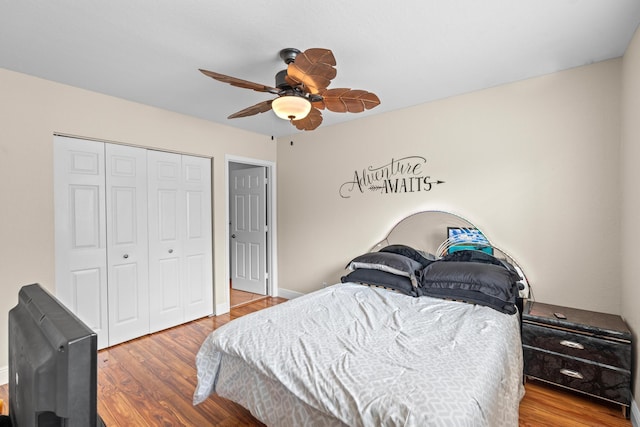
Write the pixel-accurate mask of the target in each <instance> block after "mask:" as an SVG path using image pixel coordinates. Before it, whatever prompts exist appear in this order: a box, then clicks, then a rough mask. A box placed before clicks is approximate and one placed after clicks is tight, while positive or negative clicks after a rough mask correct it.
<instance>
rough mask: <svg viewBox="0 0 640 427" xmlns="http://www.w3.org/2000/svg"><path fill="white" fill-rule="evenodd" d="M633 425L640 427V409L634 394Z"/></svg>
mask: <svg viewBox="0 0 640 427" xmlns="http://www.w3.org/2000/svg"><path fill="white" fill-rule="evenodd" d="M631 425H633V427H640V410H638V405H637V404H636V400H635V399H634V398H633V396H631Z"/></svg>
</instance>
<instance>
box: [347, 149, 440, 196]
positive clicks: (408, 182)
mask: <svg viewBox="0 0 640 427" xmlns="http://www.w3.org/2000/svg"><path fill="white" fill-rule="evenodd" d="M426 163H427V159H425V158H424V157H421V156H408V157H403V158H401V159H393V158H392V159H391V161H390V162H389V163H387V164H385V165H382V166H378V167H373V166H368V167H367V168H366V169H362V171H357V170H356V171H354V172H353V179H352V180H351V181H347V182H345V183H344V184H342V185H341V186H340V190H339V193H340V197H342V198H345V199H348V198H350V197H351V193H353V192H354V191H356V190H357V191H359V192H360V193H361V194H362V193H364V192H365V190H369V191H379V192H380V194H390V193H417V192H420V191H430V190H431V188H432V187H433V184H444V181H440V180H435V181H432V180H431V177H430V176H428V175H425V173H426V172H425V171H424V170H423V169H424V165H425V164H426Z"/></svg>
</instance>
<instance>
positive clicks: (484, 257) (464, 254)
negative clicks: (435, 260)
mask: <svg viewBox="0 0 640 427" xmlns="http://www.w3.org/2000/svg"><path fill="white" fill-rule="evenodd" d="M440 261H449V262H479V263H482V264H493V265H497V266H500V267H504V268H506V269H507V270H508V271H509V272H510V273H511V275H512V277H513V280H514V281H518V280H522V277H520V274H519V273H518V271H517V270H516V268H515V267H514V266H513V265H511V264H510V263H508V262H507V261H505V260H502V259H499V258H496V257H494V256H493V255H489V254H487V253H485V252H482V251H477V250H468V249H465V250H461V251H456V252H452V253H450V254H448V255H445V256H443V257H442V258H441V259H440Z"/></svg>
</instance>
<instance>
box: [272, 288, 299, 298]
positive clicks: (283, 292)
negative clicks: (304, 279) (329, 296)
mask: <svg viewBox="0 0 640 427" xmlns="http://www.w3.org/2000/svg"><path fill="white" fill-rule="evenodd" d="M302 295H304V294H303V293H301V292H296V291H290V290H289V289H282V288H279V289H278V296H279V297H281V298H286V299H294V298H298V297H301V296H302Z"/></svg>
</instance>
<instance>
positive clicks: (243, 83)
mask: <svg viewBox="0 0 640 427" xmlns="http://www.w3.org/2000/svg"><path fill="white" fill-rule="evenodd" d="M199 70H200V72H201V73H202V74H204V75H205V76H209V77H211V78H212V79H215V80H218V81H220V82H223V83H229V84H230V85H231V86H237V87H241V88H244V89H253V90H255V91H256V92H269V93H275V94H278V93H280V89H276V88H275V87H271V86H267V85H263V84H260V83H254V82H250V81H248V80H242V79H238V78H236V77H231V76H226V75H224V74H220V73H216V72H213V71H209V70H203V69H199Z"/></svg>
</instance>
